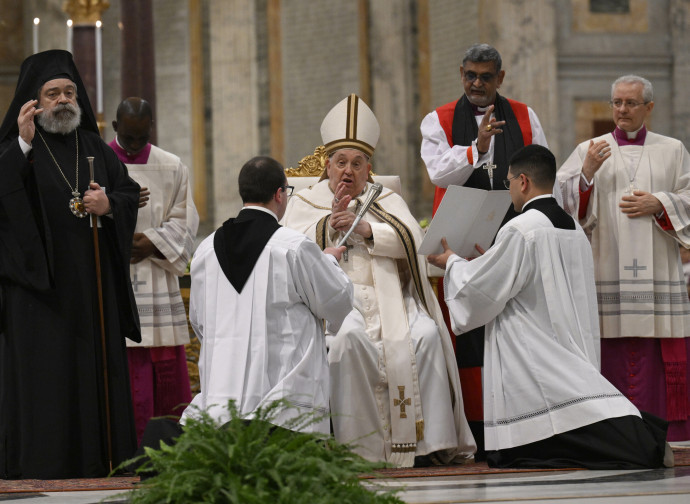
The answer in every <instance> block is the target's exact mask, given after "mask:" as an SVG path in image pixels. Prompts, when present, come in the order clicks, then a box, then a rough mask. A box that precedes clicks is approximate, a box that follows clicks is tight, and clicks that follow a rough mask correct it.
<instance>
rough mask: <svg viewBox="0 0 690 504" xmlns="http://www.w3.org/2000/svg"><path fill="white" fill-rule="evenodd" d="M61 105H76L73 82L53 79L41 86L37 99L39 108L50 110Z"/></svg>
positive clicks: (75, 91) (75, 92) (75, 89)
mask: <svg viewBox="0 0 690 504" xmlns="http://www.w3.org/2000/svg"><path fill="white" fill-rule="evenodd" d="M63 103H69V104H71V105H74V106H76V105H77V88H76V86H75V85H74V82H72V81H71V80H69V79H53V80H49V81H48V82H46V83H45V84H43V87H42V88H41V94H40V96H39V98H38V106H39V107H40V108H42V109H45V110H52V109H53V108H55V107H56V106H57V105H61V104H63Z"/></svg>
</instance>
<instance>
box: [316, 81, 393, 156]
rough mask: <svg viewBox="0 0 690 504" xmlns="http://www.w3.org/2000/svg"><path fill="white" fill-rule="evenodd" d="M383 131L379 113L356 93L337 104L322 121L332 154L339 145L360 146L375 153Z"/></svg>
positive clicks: (361, 149) (323, 130)
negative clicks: (378, 117) (377, 115)
mask: <svg viewBox="0 0 690 504" xmlns="http://www.w3.org/2000/svg"><path fill="white" fill-rule="evenodd" d="M380 131H381V130H380V128H379V122H378V121H377V120H376V116H375V115H374V113H373V112H372V111H371V109H370V108H369V107H368V106H367V104H366V103H364V102H363V101H362V99H361V98H360V97H359V96H357V95H356V94H351V95H350V96H348V97H347V98H345V99H344V100H342V101H341V102H340V103H338V104H337V105H336V106H335V107H333V108H332V109H331V111H330V112H329V113H328V114H327V115H326V118H325V119H324V120H323V122H322V123H321V139H322V140H323V144H324V146H325V147H326V154H328V155H329V156H330V155H331V154H333V153H334V152H335V151H337V150H338V149H357V150H360V151H362V152H364V153H365V154H366V155H367V156H368V157H371V156H372V155H373V154H374V149H375V148H376V142H378V141H379V133H380Z"/></svg>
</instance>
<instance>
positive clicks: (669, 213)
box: [558, 76, 690, 441]
mask: <svg viewBox="0 0 690 504" xmlns="http://www.w3.org/2000/svg"><path fill="white" fill-rule="evenodd" d="M611 98H612V100H611V106H612V109H613V118H614V122H616V129H615V130H614V131H613V132H612V133H607V134H605V135H603V136H601V137H598V138H594V139H592V140H589V141H586V142H583V143H581V144H580V145H578V147H577V148H576V149H575V150H574V151H573V153H572V154H571V155H570V157H569V158H568V159H567V160H566V162H565V163H564V164H563V166H561V168H560V170H559V171H558V180H559V182H560V185H561V189H562V191H563V200H564V208H565V210H566V211H568V212H569V213H570V215H572V216H573V217H575V218H576V219H579V222H580V223H581V224H582V227H583V228H584V229H585V231H586V232H587V233H588V234H589V235H590V236H591V242H592V243H591V248H592V253H593V255H594V268H595V269H594V276H595V279H596V288H597V301H598V305H599V306H598V308H599V322H600V325H601V336H602V344H601V349H602V373H603V374H604V376H606V377H607V378H608V379H609V380H610V381H611V382H612V383H613V384H614V385H616V387H618V388H619V389H620V390H621V391H622V392H623V393H624V394H625V395H626V396H627V397H628V398H629V399H630V400H631V401H632V402H633V403H634V404H635V405H636V406H637V407H638V408H639V409H641V410H643V411H647V412H649V413H652V414H654V415H657V416H659V417H662V418H665V419H666V420H668V421H669V422H670V424H669V440H671V441H680V440H687V439H690V390H689V389H688V386H687V384H688V381H689V380H690V366H688V365H687V362H688V360H690V339H688V337H690V302H689V301H688V294H687V290H686V287H685V281H684V276H683V269H682V264H681V261H680V253H679V244H680V245H681V246H683V247H686V248H690V156H689V155H688V151H687V150H686V148H685V147H684V146H683V144H682V142H680V141H678V140H676V139H674V138H670V137H666V136H662V135H659V134H656V133H654V132H651V131H648V130H647V128H646V127H645V124H644V121H645V120H646V118H647V117H648V116H649V114H650V113H651V111H652V108H653V106H654V102H653V101H652V85H651V83H650V82H649V81H647V80H646V79H643V78H641V77H638V76H624V77H621V78H620V79H618V80H617V81H616V82H614V84H613V86H612V94H611Z"/></svg>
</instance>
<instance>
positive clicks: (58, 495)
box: [0, 466, 690, 504]
mask: <svg viewBox="0 0 690 504" xmlns="http://www.w3.org/2000/svg"><path fill="white" fill-rule="evenodd" d="M380 484H382V485H384V486H391V487H395V488H402V492H401V493H400V497H401V498H402V500H404V501H405V502H407V503H410V504H413V503H414V504H431V503H434V504H441V503H443V504H450V503H460V502H481V503H484V504H493V503H505V502H522V503H527V502H538V503H539V504H574V503H587V504H622V503H626V504H642V503H644V504H649V503H653V504H676V503H678V504H681V503H682V504H688V503H689V502H690V466H682V467H676V468H672V469H655V470H642V471H548V472H528V473H505V474H485V475H466V476H443V477H433V478H404V479H402V478H401V479H389V480H381V481H380ZM0 502H1V503H2V504H5V503H6V502H21V503H26V504H38V503H42V504H63V503H64V504H92V503H93V504H95V503H97V502H109V503H125V502H126V499H125V498H123V497H122V494H120V492H117V491H83V492H50V493H27V494H0Z"/></svg>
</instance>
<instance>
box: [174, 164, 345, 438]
mask: <svg viewBox="0 0 690 504" xmlns="http://www.w3.org/2000/svg"><path fill="white" fill-rule="evenodd" d="M276 173H277V175H276ZM252 174H253V175H252ZM281 177H282V178H281ZM273 179H275V180H274V182H275V183H274V184H273V186H275V187H273V186H271V181H272V180H273ZM257 185H259V186H260V187H263V188H264V189H265V188H266V187H268V190H269V193H270V194H272V196H271V199H270V201H268V202H264V201H263V197H261V193H259V197H253V196H252V195H253V194H255V193H252V192H250V191H249V190H248V189H245V188H246V187H249V188H250V189H252V187H254V189H253V190H254V191H255V190H256V186H257ZM239 186H240V194H241V195H242V199H243V202H244V203H245V206H244V208H243V209H242V211H241V212H240V213H239V215H238V216H237V218H235V219H230V220H228V221H227V222H226V223H225V224H223V226H222V227H221V228H220V229H218V230H217V231H216V232H215V233H214V234H212V235H211V236H209V237H208V238H206V239H205V240H204V241H203V242H202V243H201V245H200V246H199V248H198V249H197V251H196V252H195V254H194V258H193V259H192V267H191V274H192V286H191V293H190V294H191V295H190V307H189V312H190V313H189V316H190V321H191V323H192V326H193V327H194V331H195V333H196V334H197V336H198V337H199V340H200V341H201V353H200V356H199V376H200V380H201V392H200V393H199V394H198V395H197V396H196V397H194V399H193V401H192V404H191V405H190V406H189V407H188V408H187V409H186V410H185V412H184V414H183V418H182V420H183V421H186V418H187V417H188V416H190V415H194V414H195V411H196V410H197V409H203V410H206V411H207V412H209V413H210V414H211V416H212V417H214V418H216V419H217V420H218V422H219V423H221V424H222V423H225V422H227V421H228V420H229V419H230V418H229V413H228V410H227V404H228V400H230V399H233V400H235V402H236V406H237V408H238V409H239V411H240V412H241V413H242V414H243V415H244V416H245V418H248V419H251V418H252V416H253V412H254V411H255V410H256V409H257V408H258V407H265V406H267V405H268V404H270V403H271V402H272V401H274V400H278V399H286V400H287V401H289V403H290V405H291V408H288V409H285V410H283V411H281V412H280V413H279V415H278V416H277V417H276V418H275V419H274V423H275V424H276V425H280V426H284V427H287V428H291V427H292V428H294V426H291V425H290V421H291V420H292V419H294V418H295V417H296V416H297V415H298V414H301V413H309V412H313V413H315V414H316V415H317V417H319V421H318V422H316V423H312V424H310V425H306V426H302V427H301V429H302V430H306V431H316V432H321V433H323V434H328V433H329V418H328V411H329V405H328V391H329V372H328V363H327V359H326V341H325V337H324V332H323V323H322V319H325V320H326V321H327V323H328V324H327V327H329V328H330V329H331V330H333V331H337V330H338V329H339V328H340V325H341V324H342V322H343V320H344V319H345V317H346V316H347V315H348V314H349V313H350V312H351V311H352V283H351V282H350V280H349V279H348V278H347V275H345V274H344V273H343V271H342V270H341V269H340V268H339V267H338V265H337V259H336V258H334V257H333V256H332V255H329V254H335V255H336V257H337V256H338V255H339V253H337V251H334V249H329V250H327V251H325V252H327V253H324V252H322V251H321V249H319V247H317V246H316V244H315V243H314V242H313V241H312V240H310V239H308V238H307V237H306V236H305V235H303V234H302V233H298V232H297V231H294V230H292V229H288V228H285V227H281V226H280V225H279V224H278V219H279V218H280V217H282V215H283V213H284V212H285V206H286V205H287V200H288V197H289V194H288V191H291V188H290V187H288V186H287V182H286V181H285V174H284V172H283V169H282V166H280V164H279V163H278V162H276V161H275V160H272V159H270V158H254V159H252V160H250V161H249V162H248V163H247V164H245V166H244V167H243V169H242V171H241V172H240V177H239ZM257 198H258V199H259V201H254V200H255V199H257Z"/></svg>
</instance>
